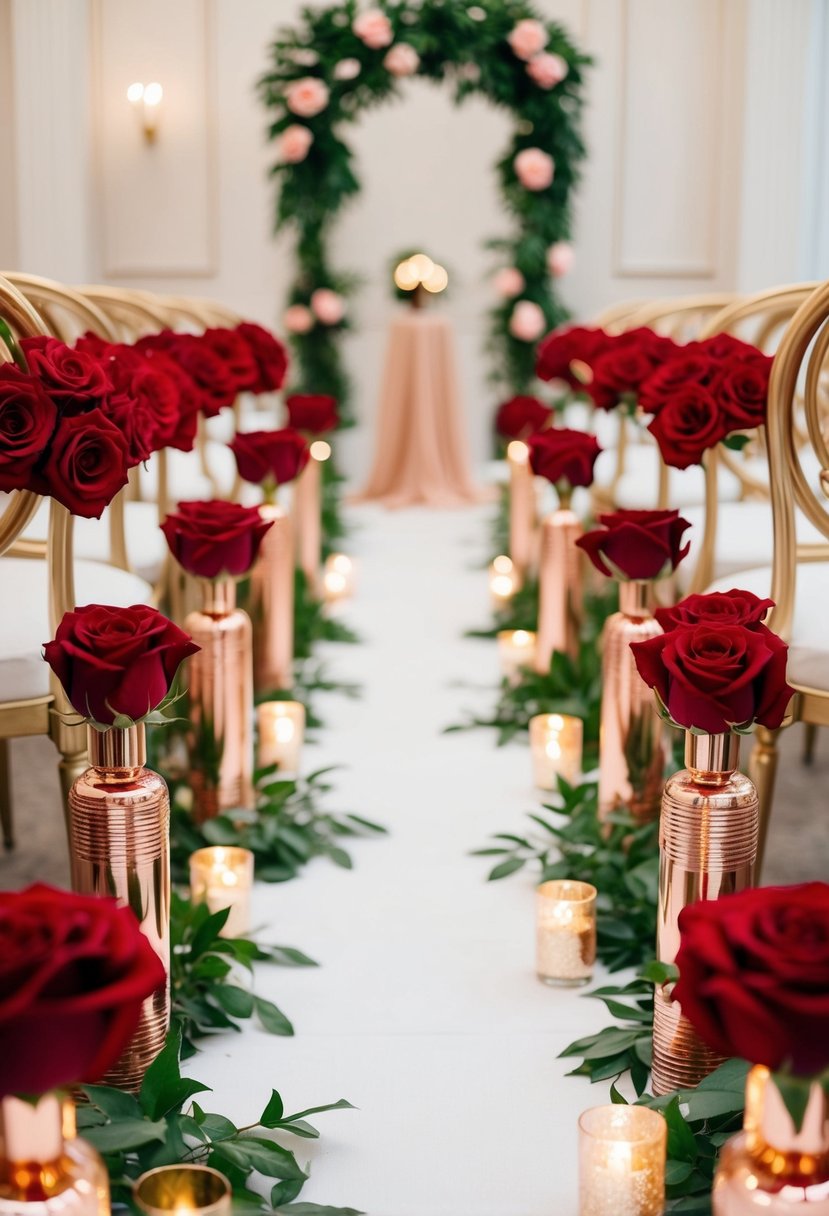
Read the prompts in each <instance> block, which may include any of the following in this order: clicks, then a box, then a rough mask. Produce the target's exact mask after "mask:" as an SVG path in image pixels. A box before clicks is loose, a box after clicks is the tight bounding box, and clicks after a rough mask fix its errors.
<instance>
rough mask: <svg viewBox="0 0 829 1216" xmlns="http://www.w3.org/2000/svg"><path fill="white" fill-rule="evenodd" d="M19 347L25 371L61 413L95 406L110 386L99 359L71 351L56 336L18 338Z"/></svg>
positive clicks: (84, 353) (81, 352)
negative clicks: (32, 377)
mask: <svg viewBox="0 0 829 1216" xmlns="http://www.w3.org/2000/svg"><path fill="white" fill-rule="evenodd" d="M20 349H21V350H22V351H23V353H24V355H25V356H26V362H27V363H28V365H29V371H30V372H31V373H32V375H34V376H37V378H38V379H39V380H40V382H41V384H42V385H43V387H44V388H45V389H46V392H47V393H48V394H49V396H50V397H51V398H52V400H53V401H54V402H55V404H56V405H58V406H59V407H60V409H61V411H62V412H63V413H78V412H79V411H81V410H88V409H92V407H93V406H96V405H98V404H99V403H100V402H101V401H102V400H103V398H104V397H105V396H106V394H107V393H108V392H109V389H110V387H111V386H110V382H109V379H108V378H107V374H106V372H105V371H104V368H103V366H102V365H101V363H100V361H99V360H98V359H96V358H94V357H93V356H92V355H91V354H88V353H87V352H85V351H82V350H72V349H71V348H70V347H68V346H67V345H66V344H65V343H64V342H60V341H59V340H58V339H57V338H44V337H38V338H22V339H21V341H20Z"/></svg>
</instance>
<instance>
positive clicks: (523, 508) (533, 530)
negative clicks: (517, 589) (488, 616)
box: [507, 439, 538, 576]
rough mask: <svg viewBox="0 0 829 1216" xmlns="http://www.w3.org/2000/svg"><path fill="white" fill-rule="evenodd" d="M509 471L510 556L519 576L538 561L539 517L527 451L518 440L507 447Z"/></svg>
mask: <svg viewBox="0 0 829 1216" xmlns="http://www.w3.org/2000/svg"><path fill="white" fill-rule="evenodd" d="M507 465H508V467H509V553H510V557H511V558H512V561H513V565H514V566H515V568H516V570H517V571H518V574H519V576H526V574H527V573H528V572H529V571H530V570H531V569H532V568H533V567H534V566H535V564H536V562H537V560H538V517H537V515H536V498H535V478H534V476H533V472H532V469H531V468H530V449H529V448H528V447H527V445H526V443H522V442H521V440H520V439H513V440H512V442H511V443H509V444H507Z"/></svg>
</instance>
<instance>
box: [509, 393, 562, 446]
mask: <svg viewBox="0 0 829 1216" xmlns="http://www.w3.org/2000/svg"><path fill="white" fill-rule="evenodd" d="M552 416H553V411H552V410H551V409H550V407H549V406H548V405H545V404H544V402H543V401H539V400H538V398H537V397H510V399H509V401H505V402H504V403H503V405H499V406H498V413H497V414H496V415H495V429H496V430H497V432H498V434H499V435H503V436H504V438H505V439H526V437H527V436H528V435H531V434H532V433H533V431H540V430H542V429H543V428H544V427H545V426H547V424H548V423H549V421H550V419H551V418H552Z"/></svg>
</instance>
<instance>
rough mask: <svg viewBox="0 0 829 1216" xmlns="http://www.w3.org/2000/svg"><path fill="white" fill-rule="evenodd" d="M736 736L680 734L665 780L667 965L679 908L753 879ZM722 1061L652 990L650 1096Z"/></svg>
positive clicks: (660, 917)
mask: <svg viewBox="0 0 829 1216" xmlns="http://www.w3.org/2000/svg"><path fill="white" fill-rule="evenodd" d="M739 756H740V739H739V736H738V735H734V734H723V735H693V734H691V732H690V731H689V732H688V733H687V734H686V736H685V763H686V765H687V768H686V769H683V770H682V771H681V772H678V773H675V774H674V775H673V776H672V777H670V778H669V780H668V782H667V784H666V786H665V792H664V794H663V795H662V814H661V818H660V825H659V846H660V852H659V903H658V908H657V926H656V955H657V958H658V959H659V961H660V962H662V963H673V962H674V961H675V959H676V956H677V952H678V950H679V927H678V923H677V922H678V918H679V914H680V912H681V911H682V909H683V908H684V907H685V906H686V904H692V903H696V901H697V900H699V899H718V898H719V897H720V896H721V895H728V894H730V893H731V892H733V891H742V890H744V889H745V888H746V887H750V886H752V885H753V882H754V865H755V861H756V858H757V839H758V826H759V819H758V802H757V791H756V790H755V788H754V786H753V784H752V783H751V781H749V779H748V777H746V776H744V774H743V773H739V772H737V771H736V769H737V763H738V760H739ZM722 1062H723V1057H722V1056H719V1055H717V1054H716V1052H713V1051H711V1049H710V1048H708V1047H706V1046H705V1045H704V1044H703V1043H702V1042H701V1041H700V1039H699V1038H698V1037H697V1034H696V1031H695V1030H694V1029H693V1027H692V1026H691V1024H690V1022H689V1021H688V1020H687V1019H686V1018H684V1017H683V1016H682V1011H681V1009H680V1007H679V1005H678V1004H677V1002H676V1001H672V1000H671V994H670V986H669V985H665V986H663V987H660V988H657V990H656V993H655V997H654V1020H653V1092H654V1093H655V1094H664V1093H668V1092H669V1091H670V1090H673V1089H680V1088H683V1089H684V1088H690V1087H693V1086H695V1085H698V1084H699V1082H700V1081H701V1080H702V1078H703V1077H705V1076H707V1075H708V1073H709V1072H713V1070H714V1069H715V1068H716V1067H717V1066H718V1065H719V1064H721V1063H722Z"/></svg>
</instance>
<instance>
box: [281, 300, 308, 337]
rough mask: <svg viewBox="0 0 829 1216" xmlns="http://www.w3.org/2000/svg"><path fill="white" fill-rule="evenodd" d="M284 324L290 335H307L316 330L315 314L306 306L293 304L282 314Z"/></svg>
mask: <svg viewBox="0 0 829 1216" xmlns="http://www.w3.org/2000/svg"><path fill="white" fill-rule="evenodd" d="M282 324H283V325H284V326H285V328H286V330H287V331H288V333H289V334H307V333H308V330H309V329H313V328H314V314H313V313H312V312H311V309H310V308H306V307H305V305H304V304H291V305H290V306H289V307H288V308H286V309H285V311H284V312H283V314H282Z"/></svg>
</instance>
